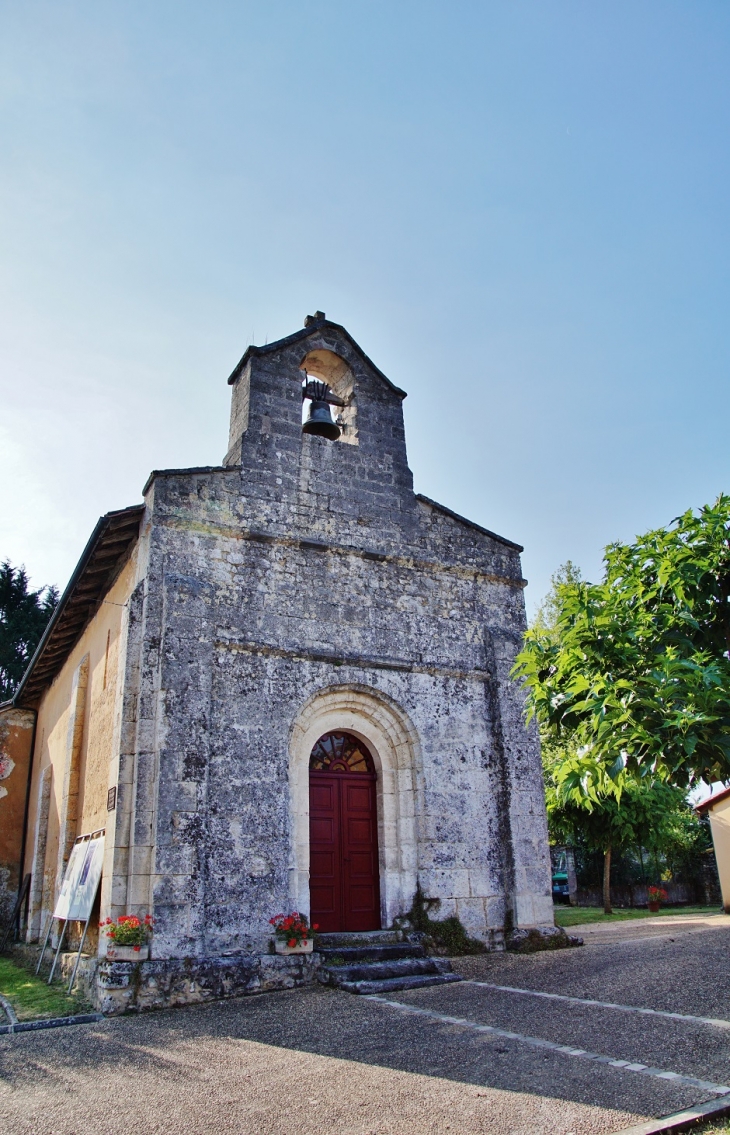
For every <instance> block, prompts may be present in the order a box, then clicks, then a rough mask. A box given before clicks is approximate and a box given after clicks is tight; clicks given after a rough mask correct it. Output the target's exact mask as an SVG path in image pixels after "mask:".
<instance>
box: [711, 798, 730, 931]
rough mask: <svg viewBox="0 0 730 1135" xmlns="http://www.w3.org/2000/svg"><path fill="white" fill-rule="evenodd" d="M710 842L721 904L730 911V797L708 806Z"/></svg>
mask: <svg viewBox="0 0 730 1135" xmlns="http://www.w3.org/2000/svg"><path fill="white" fill-rule="evenodd" d="M709 813H710V829H711V831H712V842H713V844H714V845H715V858H716V859H717V872H718V874H719V876H720V889H721V890H722V905H723V906H724V907H725V910H726V911H727V912H728V913H730V797H726V798H725V799H724V800H720V802H719V803H718V804H715V805H713V806H711V807H710V808H709Z"/></svg>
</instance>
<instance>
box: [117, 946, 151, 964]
mask: <svg viewBox="0 0 730 1135" xmlns="http://www.w3.org/2000/svg"><path fill="white" fill-rule="evenodd" d="M106 956H107V957H108V958H109V961H111V962H146V961H147V958H148V957H149V956H150V948H149V946H140V947H139V949H135V948H134V946H115V945H113V943H112V942H110V943H109V945H108V946H107V948H106Z"/></svg>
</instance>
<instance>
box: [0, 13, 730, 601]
mask: <svg viewBox="0 0 730 1135" xmlns="http://www.w3.org/2000/svg"><path fill="white" fill-rule="evenodd" d="M729 47H730V6H728V4H727V3H726V0H722V2H713V0H703V2H702V3H701V4H697V3H693V2H690V0H687V2H685V3H673V2H671V0H659V2H654V0H641V2H639V3H637V2H636V0H630V2H621V0H610V2H608V0H605V2H600V0H595V2H592V3H590V4H586V3H585V2H584V0H580V2H577V0H576V2H573V0H551V2H546V0H535V2H519V0H503V2H502V3H491V2H489V0H482V2H479V3H464V2H459V0H456V2H454V0H452V3H451V4H449V5H444V4H433V3H429V2H423V0H420V2H419V3H410V2H402V3H401V2H398V0H390V2H389V3H381V2H380V0H371V2H369V3H367V4H363V3H357V2H354V3H348V4H343V3H339V4H336V3H323V2H320V0H308V2H307V3H306V4H303V3H299V4H296V3H288V2H285V0H270V2H269V3H267V4H260V3H257V4H253V3H248V2H241V0H239V2H238V3H231V2H215V0H208V3H206V4H204V5H203V4H192V3H188V2H185V0H177V2H176V3H174V4H173V3H154V2H153V3H150V2H149V0H148V2H146V3H144V4H143V3H136V2H134V0H125V3H124V4H118V3H115V4H111V3H105V2H104V0H96V2H95V3H93V4H92V3H64V2H63V0H54V2H53V3H36V2H35V0H26V2H24V3H23V4H22V5H19V4H16V3H0V100H1V104H2V105H1V108H0V146H1V147H2V155H3V157H2V162H0V252H1V255H0V398H1V400H0V477H1V478H2V485H3V489H4V491H3V494H2V501H3V504H2V508H1V509H0V556H9V557H10V559H11V560H12V561H13V562H15V563H25V564H26V566H27V568H28V570H29V572H30V574H31V577H32V580H33V582H34V583H35V584H42V583H47V582H56V583H58V584H60V585H63V584H64V583H65V582H66V580H67V578H68V576H69V574H70V572H71V570H72V568H73V566H74V564H75V562H76V560H77V559H78V556H79V554H80V552H81V550H82V548H83V545H84V543H85V541H86V539H87V537H88V535H89V533H90V531H91V528H92V527H93V524H94V523H95V520H96V518H97V517H98V516H99V515H100V514H101V513H103V512H106V511H108V510H109V509H112V508H117V507H123V506H124V505H127V504H131V503H133V502H135V501H137V500H139V499H140V493H141V488H142V485H143V483H144V481H145V478H146V476H147V473H148V472H149V470H150V469H152V468H164V467H169V466H177V465H179V466H186V465H198V464H206V463H217V462H219V461H220V459H221V458H222V456H223V453H224V451H225V448H226V441H227V424H228V399H229V389H228V387H227V386H226V377H227V375H228V374H229V372H230V370H231V369H232V367H233V365H234V364H235V362H236V361H237V360H238V358H239V357H240V356H241V354H242V353H243V350H244V349H245V347H246V345H247V344H248V343H249V342H250V341H251V340H252V339H255V341H256V342H260V343H261V342H264V341H265V340H266V339H268V340H269V341H271V340H272V339H275V338H279V337H281V336H283V335H286V334H288V333H290V332H291V331H293V330H295V329H297V328H298V327H299V326H301V324H302V321H303V318H304V316H305V315H306V314H307V313H308V312H311V311H314V310H315V309H316V308H320V309H322V310H324V311H326V313H327V315H328V317H329V318H331V319H334V320H336V321H337V322H340V323H344V324H345V325H346V326H347V327H348V329H349V330H350V332H351V333H352V334H353V335H354V337H355V338H356V339H357V340H358V341H359V342H360V343H361V345H362V346H363V348H364V349H365V350H366V351H367V352H368V354H369V355H370V356H371V357H372V358H373V359H374V360H375V362H376V363H377V364H378V365H379V366H380V367H381V368H382V369H383V370H384V371H385V372H386V373H387V374H388V375H389V377H390V378H391V379H392V380H393V381H394V382H395V383H397V384H398V385H399V386H402V387H404V388H405V389H406V390H407V391H408V393H409V397H408V399H407V400H406V403H405V413H406V430H407V439H408V445H409V455H410V462H411V467H412V468H413V471H414V475H415V480H416V487H417V489H418V490H419V491H421V492H424V493H426V494H427V495H428V496H431V497H434V498H435V499H437V500H440V501H442V502H443V503H444V504H447V505H448V506H450V507H451V508H453V509H455V510H456V511H458V512H461V513H463V514H465V515H467V516H470V517H472V518H473V519H475V520H477V521H478V522H480V523H482V524H484V525H486V526H487V527H489V528H492V529H495V530H497V531H498V532H502V533H504V534H505V535H506V536H509V537H510V538H512V539H515V540H519V541H520V542H521V543H523V544H524V545H525V549H526V550H525V555H524V570H525V574H526V575H527V577H528V578H529V579H530V581H531V582H530V587H529V588H528V606H530V607H534V605H535V604H536V603H537V602H538V601H539V600H540V598H541V596H542V594H543V593H544V591H545V590H546V588H547V586H548V582H549V577H550V574H551V572H552V571H554V570H555V568H557V566H558V565H559V564H560V563H562V562H563V561H565V560H566V559H568V558H571V559H573V560H574V561H575V562H577V563H578V564H579V565H580V566H581V568H582V569H583V571H584V574H586V575H587V576H588V577H589V578H596V577H597V576H598V575H599V574H600V566H601V554H602V549H603V546H604V545H605V544H606V543H608V542H609V541H612V540H616V539H620V540H627V539H631V538H632V537H633V536H634V534H635V533H637V532H640V531H643V530H645V529H647V528H650V527H653V526H657V525H661V524H665V523H667V522H668V521H670V520H671V519H672V517H673V516H675V515H676V514H677V513H678V512H680V511H682V510H684V509H685V508H688V507H691V506H694V507H696V506H699V505H701V504H702V503H704V502H706V501H709V500H712V499H714V498H715V497H716V496H717V494H718V493H719V492H721V491H722V490H723V489H728V488H729V487H730V486H729V485H728V476H727V470H728V448H729V447H728V443H727V432H728V422H729V421H730V405H729V402H730V395H729V393H728V389H729V387H728V382H727V377H726V376H727V371H728V353H729V348H730V339H729V334H728V319H727V311H728V299H729V295H728V292H729V290H730V289H729V280H728V265H729V263H730V257H729V256H728V252H729V248H728V245H729V241H728V184H729V178H728V174H729V173H730V170H729V168H728V167H729V164H730V163H729V160H728V86H729V84H730V78H729V77H728V76H729V74H730V72H729V69H728V66H727V60H728V48H729Z"/></svg>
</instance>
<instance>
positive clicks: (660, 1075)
mask: <svg viewBox="0 0 730 1135" xmlns="http://www.w3.org/2000/svg"><path fill="white" fill-rule="evenodd" d="M475 984H476V983H475ZM366 997H367V1000H368V1001H377V1002H378V1003H379V1004H381V1005H388V1006H390V1008H392V1009H399V1010H400V1011H401V1012H402V1013H412V1014H413V1015H414V1016H417V1017H428V1018H430V1020H433V1021H440V1022H441V1023H442V1024H445V1025H459V1026H460V1027H461V1028H465V1029H470V1030H471V1031H472V1032H476V1033H490V1034H491V1035H492V1036H501V1037H504V1038H505V1039H506V1040H516V1041H519V1043H520V1044H528V1045H530V1046H531V1047H532V1048H543V1049H548V1050H549V1051H552V1052H561V1053H563V1055H564V1056H575V1057H576V1058H577V1059H579V1060H595V1062H596V1063H597V1064H607V1065H608V1066H609V1067H610V1068H618V1069H620V1070H621V1071H622V1072H638V1073H640V1074H642V1075H644V1076H654V1077H655V1078H656V1079H659V1080H671V1081H672V1083H673V1084H685V1085H687V1086H688V1087H692V1088H700V1089H701V1090H702V1091H704V1092H713V1093H714V1094H715V1095H718V1096H725V1095H730V1087H727V1086H726V1085H725V1084H712V1083H710V1081H709V1080H700V1079H698V1078H697V1077H696V1076H681V1075H680V1074H679V1072H667V1071H665V1070H664V1069H662V1068H650V1067H649V1066H648V1065H646V1064H638V1063H634V1062H631V1061H629V1060H614V1058H613V1057H611V1056H600V1055H599V1054H598V1053H597V1052H586V1050H585V1049H584V1048H574V1047H573V1046H572V1045H569V1044H556V1043H555V1041H552V1040H543V1039H542V1037H537V1036H525V1035H524V1034H523V1033H513V1032H509V1031H508V1030H507V1029H497V1028H495V1027H494V1025H480V1024H478V1023H477V1022H476V1021H470V1020H468V1019H467V1018H466V1017H451V1016H449V1015H447V1014H446V1013H436V1012H434V1011H433V1010H432V1009H421V1008H420V1007H418V1006H416V1005H406V1004H404V1003H403V1002H402V1001H391V1000H390V998H388V997H381V996H380V994H378V993H370V994H366Z"/></svg>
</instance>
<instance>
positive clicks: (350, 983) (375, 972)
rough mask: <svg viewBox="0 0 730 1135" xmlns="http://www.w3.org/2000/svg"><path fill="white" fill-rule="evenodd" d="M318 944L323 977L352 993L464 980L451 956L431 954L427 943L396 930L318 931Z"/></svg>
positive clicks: (325, 980) (325, 982)
mask: <svg viewBox="0 0 730 1135" xmlns="http://www.w3.org/2000/svg"><path fill="white" fill-rule="evenodd" d="M315 945H316V949H317V951H318V952H319V953H321V954H322V956H323V960H324V964H323V965H322V967H321V969H320V971H319V980H320V981H322V982H323V983H324V984H326V985H332V986H334V987H335V988H337V989H344V990H345V991H346V992H348V993H361V994H367V993H389V992H390V993H395V992H397V991H398V990H401V989H418V988H419V987H420V986H427V985H445V984H446V983H448V982H452V981H461V978H460V977H459V976H458V975H457V974H455V973H452V971H451V962H450V961H449V960H448V958H429V957H427V956H426V951H425V950H424V948H423V946H421V945H419V944H417V943H415V942H403V941H398V935H397V934H396V932H395V931H389V930H381V931H372V932H370V933H368V934H318V935H317V939H316V943H315Z"/></svg>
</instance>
